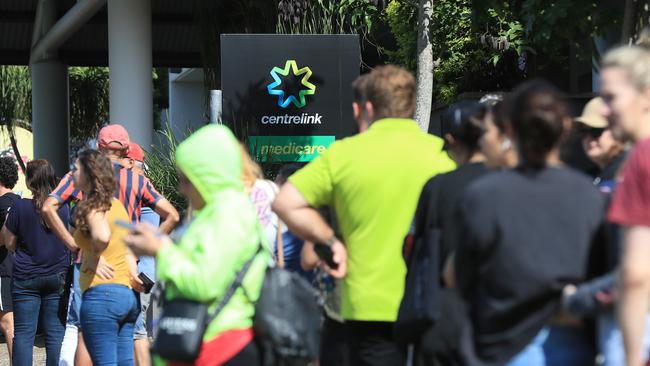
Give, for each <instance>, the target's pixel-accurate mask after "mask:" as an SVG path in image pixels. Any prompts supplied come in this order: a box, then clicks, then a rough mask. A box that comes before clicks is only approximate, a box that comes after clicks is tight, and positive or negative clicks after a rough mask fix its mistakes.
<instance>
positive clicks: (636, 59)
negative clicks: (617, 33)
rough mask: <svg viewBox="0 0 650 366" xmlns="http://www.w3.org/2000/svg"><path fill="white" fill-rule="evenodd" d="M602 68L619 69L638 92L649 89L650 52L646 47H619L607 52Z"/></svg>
mask: <svg viewBox="0 0 650 366" xmlns="http://www.w3.org/2000/svg"><path fill="white" fill-rule="evenodd" d="M602 67H603V68H606V67H620V68H621V69H623V70H625V71H626V72H627V73H628V76H629V79H630V82H631V83H632V84H633V85H634V86H635V87H636V88H637V89H639V90H645V89H647V88H650V50H649V49H648V48H647V47H643V46H638V45H632V46H621V47H617V48H614V49H613V50H611V51H609V52H607V53H606V54H605V56H604V57H603V62H602Z"/></svg>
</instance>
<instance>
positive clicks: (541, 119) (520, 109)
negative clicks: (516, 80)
mask: <svg viewBox="0 0 650 366" xmlns="http://www.w3.org/2000/svg"><path fill="white" fill-rule="evenodd" d="M510 112H511V114H510V119H511V121H512V128H513V130H514V133H515V136H516V138H517V146H518V148H519V154H520V156H521V159H522V162H521V164H522V166H523V167H525V168H530V169H534V170H539V169H542V168H544V167H545V166H546V161H547V158H548V155H549V153H550V152H551V151H552V150H553V149H555V148H556V147H557V146H558V145H559V144H560V142H561V140H562V137H563V136H564V121H565V120H566V119H567V118H569V114H568V108H567V106H566V104H565V102H564V100H563V98H562V95H561V94H560V93H559V91H558V90H557V89H555V87H553V86H552V85H551V84H549V83H548V82H546V81H543V80H533V81H529V82H526V83H524V84H522V85H521V86H519V87H518V88H517V89H516V90H515V91H514V93H513V95H512V109H511V111H510Z"/></svg>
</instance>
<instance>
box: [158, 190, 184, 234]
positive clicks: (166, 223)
mask: <svg viewBox="0 0 650 366" xmlns="http://www.w3.org/2000/svg"><path fill="white" fill-rule="evenodd" d="M154 211H155V212H156V213H157V214H158V216H160V226H158V230H160V231H161V232H163V233H165V234H169V233H171V232H172V230H174V228H175V227H176V225H178V222H179V221H180V217H181V216H180V215H179V213H178V211H177V210H176V208H174V205H172V204H171V202H169V201H168V200H167V199H166V198H161V199H159V200H158V202H156V205H155V206H154Z"/></svg>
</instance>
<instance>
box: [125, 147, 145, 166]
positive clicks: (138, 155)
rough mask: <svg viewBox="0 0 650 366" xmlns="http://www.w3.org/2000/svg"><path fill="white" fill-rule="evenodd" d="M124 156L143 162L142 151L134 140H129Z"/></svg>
mask: <svg viewBox="0 0 650 366" xmlns="http://www.w3.org/2000/svg"><path fill="white" fill-rule="evenodd" d="M126 157H127V158H130V159H133V160H135V161H139V162H141V163H142V162H144V151H143V150H142V148H141V147H140V145H138V144H136V143H135V142H130V143H129V152H128V153H127V154H126Z"/></svg>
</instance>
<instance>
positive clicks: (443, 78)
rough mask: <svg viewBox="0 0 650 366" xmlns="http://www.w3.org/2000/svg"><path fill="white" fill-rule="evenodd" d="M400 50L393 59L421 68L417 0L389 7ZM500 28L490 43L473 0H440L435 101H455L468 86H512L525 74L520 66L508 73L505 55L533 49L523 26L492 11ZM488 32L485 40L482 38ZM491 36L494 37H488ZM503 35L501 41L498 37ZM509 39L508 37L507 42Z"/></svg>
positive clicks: (434, 34) (436, 5)
mask: <svg viewBox="0 0 650 366" xmlns="http://www.w3.org/2000/svg"><path fill="white" fill-rule="evenodd" d="M385 17H386V22H387V23H388V25H389V26H390V29H391V32H392V33H393V35H394V37H395V40H396V43H397V49H395V50H387V51H386V54H387V55H388V56H389V59H390V61H391V62H393V63H396V64H398V65H402V66H404V67H406V68H408V69H410V70H412V71H415V69H416V67H417V65H416V62H417V57H416V55H417V27H418V24H417V22H418V5H417V3H416V2H414V1H413V0H392V1H391V2H390V3H389V4H388V7H387V8H386V11H385ZM487 19H488V23H489V26H490V27H488V29H489V28H494V29H495V32H494V36H493V39H494V40H495V41H494V43H491V42H486V41H485V35H486V28H482V29H479V28H478V27H476V25H475V24H474V22H475V19H474V18H473V8H472V2H471V1H469V0H435V1H434V2H433V16H432V26H431V35H430V36H431V42H432V49H433V59H434V60H437V62H436V67H435V69H434V100H435V101H438V102H442V103H451V102H453V101H454V100H455V99H456V97H457V96H458V94H459V93H462V92H465V91H479V90H488V89H491V90H494V88H497V89H498V88H507V87H509V86H510V85H512V84H514V83H516V82H517V81H519V80H520V78H521V72H520V70H517V69H516V68H515V69H514V70H512V71H511V72H510V74H509V75H507V76H505V77H504V74H505V73H504V71H503V68H504V67H505V66H506V65H503V62H502V61H503V60H504V59H510V60H511V59H513V58H515V59H516V58H517V57H518V56H519V55H522V54H523V53H524V51H525V50H526V49H527V43H526V42H525V40H523V39H522V38H521V34H522V31H523V27H522V25H521V24H520V23H518V22H517V21H514V20H511V19H508V18H506V17H504V16H502V15H501V14H499V13H497V12H494V11H493V12H491V13H490V14H488V16H487ZM481 36H484V37H483V38H484V42H483V43H482V42H481ZM488 38H490V37H488ZM497 39H498V42H497V41H496V40H497ZM504 40H507V42H504Z"/></svg>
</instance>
